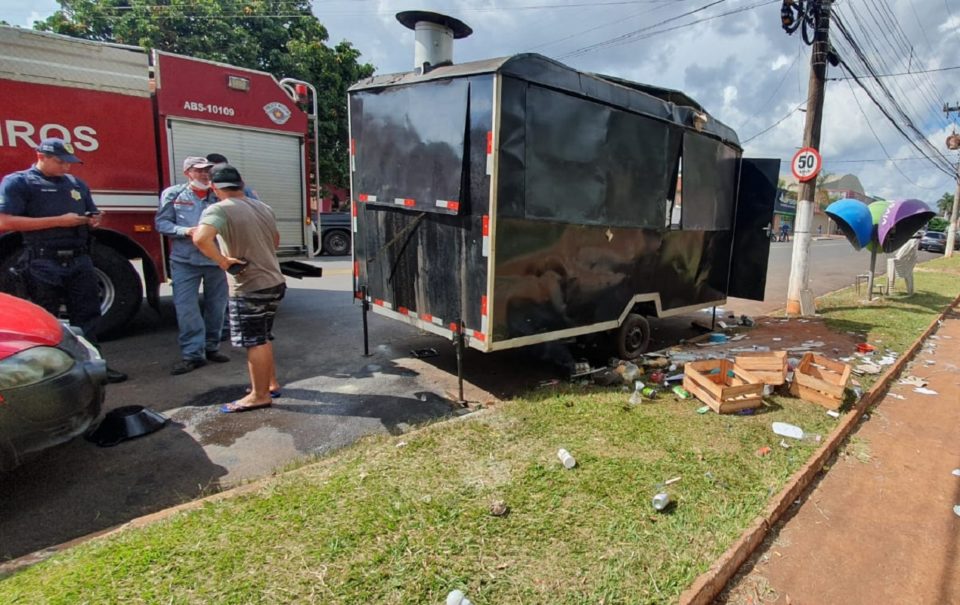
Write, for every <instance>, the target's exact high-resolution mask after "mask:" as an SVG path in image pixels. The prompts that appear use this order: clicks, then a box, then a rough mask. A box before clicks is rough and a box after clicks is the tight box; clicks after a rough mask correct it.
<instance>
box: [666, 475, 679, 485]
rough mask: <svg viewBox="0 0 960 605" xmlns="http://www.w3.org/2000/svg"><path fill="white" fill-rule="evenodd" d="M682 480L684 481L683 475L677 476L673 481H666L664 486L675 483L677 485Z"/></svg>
mask: <svg viewBox="0 0 960 605" xmlns="http://www.w3.org/2000/svg"><path fill="white" fill-rule="evenodd" d="M681 479H683V475H677V476H676V477H674V478H673V479H667V480H666V481H664V482H663V484H664V485H673V484H674V483H676V482H677V481H680V480H681Z"/></svg>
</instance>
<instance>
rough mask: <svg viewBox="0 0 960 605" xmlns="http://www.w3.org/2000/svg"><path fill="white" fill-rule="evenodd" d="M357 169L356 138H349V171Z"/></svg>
mask: <svg viewBox="0 0 960 605" xmlns="http://www.w3.org/2000/svg"><path fill="white" fill-rule="evenodd" d="M356 171H357V140H356V139H350V172H356Z"/></svg>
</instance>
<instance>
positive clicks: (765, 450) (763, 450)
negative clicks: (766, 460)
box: [756, 445, 773, 458]
mask: <svg viewBox="0 0 960 605" xmlns="http://www.w3.org/2000/svg"><path fill="white" fill-rule="evenodd" d="M772 451H773V450H771V449H770V446H769V445H765V446H763V447H762V448H760V449H758V450H757V452H756V454H757V456H760V457H761V458H762V457H763V456H766V455H767V454H769V453H770V452H772Z"/></svg>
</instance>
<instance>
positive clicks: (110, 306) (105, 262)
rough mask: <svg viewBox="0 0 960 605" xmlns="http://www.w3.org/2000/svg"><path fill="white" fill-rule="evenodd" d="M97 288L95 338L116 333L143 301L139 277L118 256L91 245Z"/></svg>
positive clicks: (122, 258) (129, 265) (105, 249)
mask: <svg viewBox="0 0 960 605" xmlns="http://www.w3.org/2000/svg"><path fill="white" fill-rule="evenodd" d="M90 256H91V258H92V259H93V268H94V272H95V273H96V274H97V286H98V288H99V290H100V314H101V315H102V317H101V319H100V327H99V330H98V331H99V336H108V335H110V334H111V333H116V332H117V331H118V330H119V329H120V328H122V327H123V326H124V325H125V324H126V323H127V322H128V321H130V320H131V319H133V316H134V315H136V313H137V311H139V310H140V303H141V302H143V284H142V283H141V282H140V275H139V274H137V271H136V270H135V269H134V268H133V265H131V264H130V261H128V260H127V259H126V258H124V257H123V256H122V255H121V254H119V253H118V252H116V251H115V250H113V249H112V248H107V247H105V246H100V245H96V244H94V245H93V246H92V247H91V249H90Z"/></svg>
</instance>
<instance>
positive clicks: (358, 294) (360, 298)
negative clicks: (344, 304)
mask: <svg viewBox="0 0 960 605" xmlns="http://www.w3.org/2000/svg"><path fill="white" fill-rule="evenodd" d="M353 297H354V298H356V299H357V300H363V292H354V293H353Z"/></svg>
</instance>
